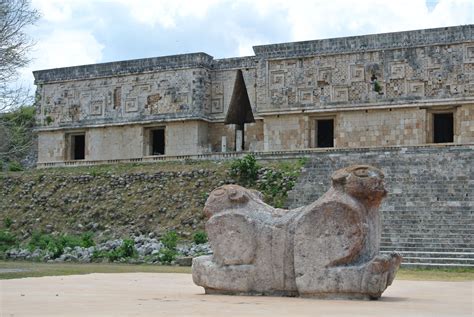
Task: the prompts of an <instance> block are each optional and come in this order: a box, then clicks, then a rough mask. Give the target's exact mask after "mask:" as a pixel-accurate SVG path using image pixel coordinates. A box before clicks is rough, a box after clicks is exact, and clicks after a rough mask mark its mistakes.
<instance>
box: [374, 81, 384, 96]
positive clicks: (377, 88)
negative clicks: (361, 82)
mask: <svg viewBox="0 0 474 317" xmlns="http://www.w3.org/2000/svg"><path fill="white" fill-rule="evenodd" d="M374 91H375V92H377V93H379V94H380V93H381V92H382V86H381V85H380V84H379V82H378V81H374Z"/></svg>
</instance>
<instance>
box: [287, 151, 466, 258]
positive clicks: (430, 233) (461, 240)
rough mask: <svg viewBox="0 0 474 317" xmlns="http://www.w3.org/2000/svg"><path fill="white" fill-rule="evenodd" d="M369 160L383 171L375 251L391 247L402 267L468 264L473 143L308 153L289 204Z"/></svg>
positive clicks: (314, 195)
mask: <svg viewBox="0 0 474 317" xmlns="http://www.w3.org/2000/svg"><path fill="white" fill-rule="evenodd" d="M351 164H371V165H374V166H377V167H379V168H381V169H382V170H383V171H384V172H385V174H386V187H387V189H388V191H389V196H388V197H387V199H386V200H385V201H384V203H383V205H382V207H381V210H382V219H383V231H382V232H383V233H382V241H381V252H383V253H384V252H385V253H386V252H392V251H397V252H399V253H401V254H402V255H403V257H404V260H403V263H402V265H403V266H405V267H415V266H426V267H433V266H435V267H474V217H473V211H474V169H473V167H474V146H472V145H466V146H441V147H439V146H433V147H423V148H419V147H407V148H383V149H370V150H367V151H358V150H354V151H352V152H350V151H347V150H341V151H340V152H338V151H335V152H331V153H314V154H312V155H311V156H310V158H309V160H308V163H307V164H306V167H305V170H304V171H303V173H302V175H301V176H300V179H299V180H298V182H297V184H296V186H295V188H294V189H293V191H292V192H290V194H289V207H292V208H294V207H298V206H301V205H304V204H308V203H310V202H312V201H314V200H316V199H317V198H318V197H320V196H321V195H322V194H323V193H324V192H325V191H326V190H327V189H328V188H329V179H330V175H331V173H332V172H333V171H334V170H336V169H338V168H341V167H344V166H347V165H351Z"/></svg>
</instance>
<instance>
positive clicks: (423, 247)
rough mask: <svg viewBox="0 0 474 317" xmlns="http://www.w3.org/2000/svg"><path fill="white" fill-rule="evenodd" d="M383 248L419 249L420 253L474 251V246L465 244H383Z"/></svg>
mask: <svg viewBox="0 0 474 317" xmlns="http://www.w3.org/2000/svg"><path fill="white" fill-rule="evenodd" d="M380 246H381V247H384V248H387V247H389V248H391V249H395V250H399V249H405V248H407V247H408V248H415V249H419V250H420V251H424V250H426V249H437V250H444V251H448V250H449V251H451V249H453V248H457V249H465V250H474V245H473V244H472V243H471V244H465V243H455V244H453V243H443V242H439V243H381V244H380Z"/></svg>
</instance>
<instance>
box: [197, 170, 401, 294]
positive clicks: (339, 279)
mask: <svg viewBox="0 0 474 317" xmlns="http://www.w3.org/2000/svg"><path fill="white" fill-rule="evenodd" d="M383 178H384V175H383V173H382V171H380V170H379V169H377V168H374V167H371V166H367V165H354V166H350V167H347V168H344V169H340V170H338V171H336V172H334V174H333V175H332V186H331V188H330V189H329V190H328V191H327V192H326V193H325V194H324V195H323V196H322V197H321V198H320V199H318V200H317V201H315V202H313V203H312V204H310V205H308V206H303V207H300V208H297V209H292V210H284V209H278V208H273V207H271V206H269V205H268V204H266V203H264V202H263V201H262V195H261V194H260V193H259V192H257V191H254V190H249V189H246V188H243V187H240V186H237V185H224V186H221V187H219V188H217V189H215V190H214V191H213V192H211V194H210V196H209V198H208V200H207V202H206V204H205V207H204V212H205V214H206V216H207V217H208V221H207V223H206V231H207V233H208V237H209V242H210V244H211V248H212V250H213V255H210V256H201V257H198V258H195V259H194V260H193V268H192V273H193V280H194V283H196V284H197V285H199V286H202V287H204V289H205V291H206V293H208V294H213V293H217V294H245V295H281V296H304V297H319V298H360V299H375V298H379V297H380V296H381V294H382V292H383V291H384V290H385V289H386V288H387V287H388V286H389V285H390V284H391V283H392V281H393V279H394V277H395V273H396V271H397V270H398V268H399V266H400V263H401V260H402V258H401V256H400V255H398V254H396V253H393V254H389V255H380V254H379V250H380V235H381V220H380V212H379V207H380V204H381V201H382V199H383V198H384V197H385V196H386V194H387V192H386V190H385V188H384V182H383Z"/></svg>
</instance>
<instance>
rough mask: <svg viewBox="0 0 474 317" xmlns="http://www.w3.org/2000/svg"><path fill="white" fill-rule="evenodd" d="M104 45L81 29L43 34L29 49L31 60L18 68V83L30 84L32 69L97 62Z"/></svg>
mask: <svg viewBox="0 0 474 317" xmlns="http://www.w3.org/2000/svg"><path fill="white" fill-rule="evenodd" d="M103 49H104V46H103V45H102V44H100V43H99V42H98V41H97V40H96V39H95V38H94V36H93V35H92V34H91V33H90V32H88V31H83V30H55V31H53V32H52V33H51V34H45V35H44V37H43V38H41V39H39V40H38V43H37V44H36V46H35V47H34V49H33V50H32V51H31V54H30V56H31V58H32V61H31V63H30V65H29V67H27V68H23V69H21V70H20V83H21V84H22V85H23V86H30V85H31V84H32V82H33V75H32V71H33V70H41V69H49V68H58V67H66V66H72V65H84V64H94V63H98V62H100V61H101V59H102V50H103Z"/></svg>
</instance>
